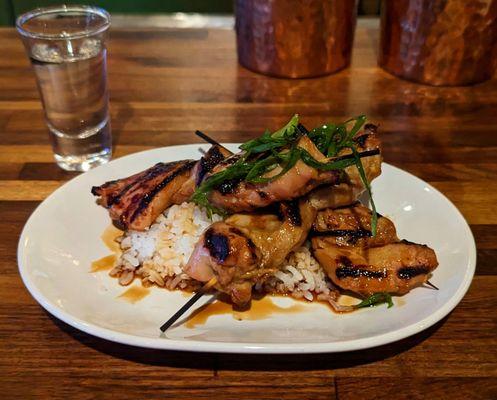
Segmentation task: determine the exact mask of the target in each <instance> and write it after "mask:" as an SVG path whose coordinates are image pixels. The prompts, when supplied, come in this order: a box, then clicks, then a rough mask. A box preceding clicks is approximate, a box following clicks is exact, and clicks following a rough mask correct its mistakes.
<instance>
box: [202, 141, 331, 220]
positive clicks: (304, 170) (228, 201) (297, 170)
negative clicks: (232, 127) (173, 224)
mask: <svg viewBox="0 0 497 400" xmlns="http://www.w3.org/2000/svg"><path fill="white" fill-rule="evenodd" d="M298 146H299V147H301V148H303V149H305V150H307V151H308V152H309V153H310V154H311V155H312V157H314V158H315V159H316V160H317V161H320V162H326V161H327V160H328V159H327V158H326V157H325V156H324V155H323V154H322V153H321V152H320V151H319V150H318V149H317V147H316V146H315V145H314V143H313V142H312V141H311V140H310V139H309V138H308V137H307V136H303V137H302V138H301V139H300V140H299V143H298ZM236 156H238V155H236ZM233 160H234V158H229V159H227V160H226V162H225V163H220V164H219V165H218V166H217V167H215V168H214V169H213V171H212V172H213V173H216V172H219V171H220V170H222V169H223V168H226V166H227V165H229V163H232V162H233ZM280 171H281V167H278V168H275V169H273V170H272V171H270V172H268V173H266V174H265V175H264V177H266V178H268V177H271V176H275V175H277V174H278V173H279V172H280ZM339 177H340V171H320V170H317V169H315V168H312V167H310V166H308V165H307V164H305V163H304V162H303V161H302V160H299V161H297V163H296V164H295V166H294V167H293V168H292V169H290V170H289V171H288V172H287V173H286V174H284V175H283V176H281V177H279V178H277V179H275V180H274V181H272V182H268V183H263V184H252V183H248V182H244V181H238V180H236V181H228V182H225V183H223V184H222V185H220V186H219V187H218V188H216V190H213V191H212V192H211V194H210V198H209V200H210V201H211V203H212V204H214V205H215V206H216V207H219V208H222V209H224V210H226V211H229V212H244V211H253V210H255V209H257V208H262V207H266V206H268V205H270V204H273V203H276V202H280V201H285V200H292V199H295V198H298V197H301V196H303V195H305V194H307V193H309V192H310V191H311V190H312V189H314V188H316V187H317V186H320V185H323V184H334V183H338V180H339Z"/></svg>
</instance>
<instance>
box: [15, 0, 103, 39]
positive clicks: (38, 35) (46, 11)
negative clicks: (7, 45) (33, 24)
mask: <svg viewBox="0 0 497 400" xmlns="http://www.w3.org/2000/svg"><path fill="white" fill-rule="evenodd" d="M68 12H80V13H82V14H94V15H98V16H100V17H102V18H103V19H104V21H103V22H102V24H101V25H99V26H96V27H95V28H92V29H84V30H80V31H76V32H73V33H70V34H62V33H42V32H34V31H31V30H29V29H26V28H24V27H23V25H24V24H25V23H26V22H28V21H30V20H32V19H34V18H38V17H40V16H43V15H50V14H63V13H68ZM109 26H110V14H109V13H108V12H107V11H105V10H104V9H103V8H100V7H94V6H85V5H61V6H51V7H39V8H35V9H34V10H31V11H28V12H26V13H24V14H21V15H20V16H19V17H17V19H16V28H17V31H18V32H19V33H20V34H21V35H22V36H26V37H29V38H33V39H48V40H60V39H79V38H83V37H88V36H92V35H96V34H99V33H102V32H104V31H105V30H107V29H108V28H109Z"/></svg>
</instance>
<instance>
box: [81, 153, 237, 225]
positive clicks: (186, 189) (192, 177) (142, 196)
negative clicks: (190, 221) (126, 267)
mask: <svg viewBox="0 0 497 400" xmlns="http://www.w3.org/2000/svg"><path fill="white" fill-rule="evenodd" d="M230 154H231V153H230V152H229V151H228V150H226V149H224V148H222V147H220V146H212V147H211V148H210V149H209V151H208V152H207V153H206V154H205V155H204V156H203V157H202V158H201V159H200V161H194V160H182V161H176V162H171V163H158V164H156V165H154V166H153V167H151V168H149V169H147V170H145V171H143V172H140V173H138V174H135V175H132V176H130V177H127V178H123V179H118V180H115V181H110V182H107V183H104V184H103V185H101V186H94V187H93V188H92V190H91V192H92V194H93V195H94V196H98V197H99V199H98V203H99V204H100V205H101V206H103V207H105V208H107V209H108V210H109V215H110V217H111V219H112V221H113V223H114V225H116V226H117V227H118V228H120V229H122V230H127V229H133V230H138V231H142V230H145V229H147V228H148V227H149V226H150V225H151V224H152V223H153V222H154V221H155V219H156V218H157V217H158V216H159V215H160V214H161V213H162V212H163V211H164V210H165V209H166V208H168V207H170V206H171V205H173V204H181V203H183V202H184V201H187V200H188V199H189V198H190V197H191V195H192V194H193V192H194V190H195V188H196V186H197V182H200V181H201V180H202V179H203V177H204V176H205V174H206V173H208V172H209V171H210V170H211V169H212V168H213V167H214V166H215V165H216V164H217V163H219V162H220V161H222V160H223V159H224V158H226V157H227V156H229V155H230Z"/></svg>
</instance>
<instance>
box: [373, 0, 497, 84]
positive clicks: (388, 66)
mask: <svg viewBox="0 0 497 400" xmlns="http://www.w3.org/2000/svg"><path fill="white" fill-rule="evenodd" d="M380 42H381V45H380V55H379V60H378V63H379V65H380V66H381V67H382V68H384V69H385V70H387V71H388V72H390V73H392V74H394V75H396V76H399V77H402V78H405V79H408V80H412V81H416V82H420V83H425V84H429V85H435V86H458V85H469V84H474V83H478V82H482V81H485V80H487V79H490V78H491V77H492V75H493V73H494V71H495V62H496V61H497V60H496V59H497V57H496V51H497V0H383V2H382V16H381V39H380Z"/></svg>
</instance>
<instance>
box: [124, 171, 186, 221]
mask: <svg viewBox="0 0 497 400" xmlns="http://www.w3.org/2000/svg"><path fill="white" fill-rule="evenodd" d="M183 163H184V164H183V165H180V166H178V168H176V170H174V171H172V172H171V173H170V174H169V175H168V176H167V177H166V178H164V179H163V180H162V181H161V182H160V183H159V184H158V185H156V186H155V187H154V188H153V189H152V190H151V191H150V192H148V193H147V194H145V195H144V196H143V197H141V200H140V202H139V204H138V207H137V208H136V209H135V211H134V212H133V215H132V216H131V218H130V220H129V222H130V223H131V222H133V221H134V220H135V219H136V218H137V217H138V216H139V215H140V214H141V213H142V212H143V210H144V209H145V208H147V206H148V205H149V204H150V202H151V201H152V200H153V199H154V197H155V196H156V195H157V193H159V192H160V191H161V190H162V189H164V188H165V187H166V186H167V185H168V184H169V183H171V181H172V180H173V179H174V178H176V177H177V176H179V175H181V174H182V173H183V172H186V171H188V170H190V169H192V168H193V167H194V165H195V163H196V161H186V162H185V161H183ZM176 164H179V163H176ZM166 165H168V164H166Z"/></svg>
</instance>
